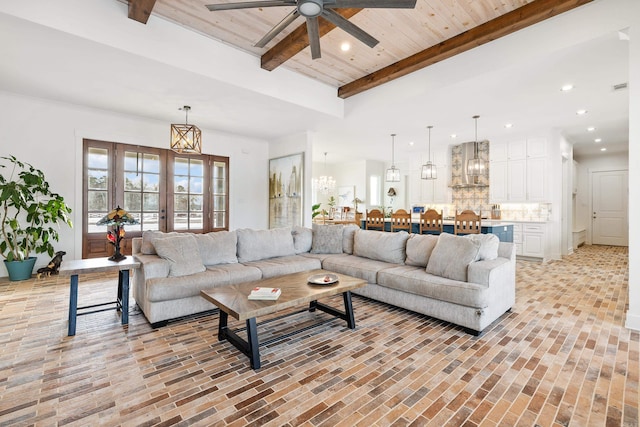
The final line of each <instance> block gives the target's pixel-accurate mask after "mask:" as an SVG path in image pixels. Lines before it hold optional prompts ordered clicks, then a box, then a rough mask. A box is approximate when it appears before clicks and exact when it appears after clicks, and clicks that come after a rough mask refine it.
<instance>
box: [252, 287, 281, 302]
mask: <svg viewBox="0 0 640 427" xmlns="http://www.w3.org/2000/svg"><path fill="white" fill-rule="evenodd" d="M281 293H282V291H281V290H280V288H261V287H255V288H253V289H252V290H251V293H250V294H249V299H253V300H277V299H278V297H279V296H280V294H281Z"/></svg>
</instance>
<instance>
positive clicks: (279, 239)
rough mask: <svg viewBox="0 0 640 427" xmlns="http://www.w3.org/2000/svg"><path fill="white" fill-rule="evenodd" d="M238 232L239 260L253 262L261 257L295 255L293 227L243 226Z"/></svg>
mask: <svg viewBox="0 0 640 427" xmlns="http://www.w3.org/2000/svg"><path fill="white" fill-rule="evenodd" d="M236 233H237V234H238V261H239V262H251V261H259V260H261V259H268V258H275V257H280V256H291V255H295V253H296V250H295V247H294V246H293V236H292V235H291V227H282V228H272V229H270V230H252V229H250V228H241V229H239V230H236Z"/></svg>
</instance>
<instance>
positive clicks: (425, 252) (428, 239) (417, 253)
mask: <svg viewBox="0 0 640 427" xmlns="http://www.w3.org/2000/svg"><path fill="white" fill-rule="evenodd" d="M436 243H438V236H436V235H434V234H412V235H411V236H410V237H409V239H408V240H407V259H406V261H405V262H404V263H405V264H407V265H414V266H417V267H426V266H427V264H428V263H429V257H430V256H431V252H433V248H435V247H436Z"/></svg>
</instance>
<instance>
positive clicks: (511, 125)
mask: <svg viewBox="0 0 640 427" xmlns="http://www.w3.org/2000/svg"><path fill="white" fill-rule="evenodd" d="M504 127H506V128H507V129H510V128H512V127H513V124H511V123H506V124H505V125H504Z"/></svg>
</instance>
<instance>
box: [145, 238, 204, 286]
mask: <svg viewBox="0 0 640 427" xmlns="http://www.w3.org/2000/svg"><path fill="white" fill-rule="evenodd" d="M154 246H155V248H156V252H157V253H158V256H160V257H161V258H164V259H166V260H167V261H169V276H173V277H179V276H188V275H190V274H196V273H201V272H203V271H205V270H206V268H205V266H204V265H203V264H202V258H200V251H199V250H198V242H197V241H196V238H195V237H194V236H193V234H178V235H176V236H171V237H163V238H158V239H155V242H154Z"/></svg>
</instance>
